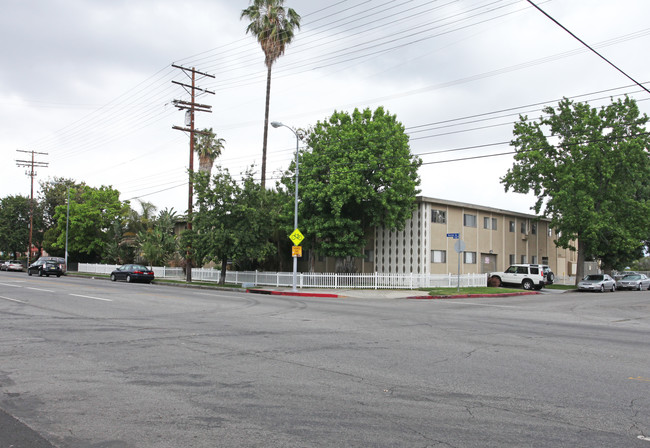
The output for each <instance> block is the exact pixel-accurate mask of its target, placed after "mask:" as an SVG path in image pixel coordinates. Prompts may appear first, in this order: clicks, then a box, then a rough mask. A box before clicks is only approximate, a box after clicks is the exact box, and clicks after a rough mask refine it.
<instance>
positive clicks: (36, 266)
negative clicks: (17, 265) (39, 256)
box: [27, 260, 63, 277]
mask: <svg viewBox="0 0 650 448" xmlns="http://www.w3.org/2000/svg"><path fill="white" fill-rule="evenodd" d="M32 274H38V275H39V277H42V276H44V275H45V276H47V277H49V276H50V275H56V276H57V277H61V275H62V274H63V269H62V268H61V265H60V264H59V263H56V262H54V261H49V260H37V261H35V262H34V263H32V264H30V265H29V267H28V268H27V275H32Z"/></svg>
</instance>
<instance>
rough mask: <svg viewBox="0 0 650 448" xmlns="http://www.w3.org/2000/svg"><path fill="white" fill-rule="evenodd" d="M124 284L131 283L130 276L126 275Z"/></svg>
mask: <svg viewBox="0 0 650 448" xmlns="http://www.w3.org/2000/svg"><path fill="white" fill-rule="evenodd" d="M126 282H127V283H131V276H130V275H127V276H126Z"/></svg>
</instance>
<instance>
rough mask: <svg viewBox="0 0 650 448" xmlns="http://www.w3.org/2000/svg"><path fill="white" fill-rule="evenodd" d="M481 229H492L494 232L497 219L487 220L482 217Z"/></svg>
mask: <svg viewBox="0 0 650 448" xmlns="http://www.w3.org/2000/svg"><path fill="white" fill-rule="evenodd" d="M483 228H484V229H488V230H489V229H492V230H496V229H497V219H496V218H488V217H484V218H483Z"/></svg>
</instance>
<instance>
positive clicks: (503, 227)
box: [300, 196, 578, 277]
mask: <svg viewBox="0 0 650 448" xmlns="http://www.w3.org/2000/svg"><path fill="white" fill-rule="evenodd" d="M549 224H550V221H549V220H548V219H546V218H542V217H539V216H536V215H532V214H526V213H518V212H513V211H508V210H502V209H497V208H491V207H484V206H481V205H475V204H466V203H462V202H455V201H448V200H444V199H436V198H429V197H424V196H418V197H417V205H416V209H415V210H414V212H413V216H412V217H411V219H409V220H408V221H407V222H406V226H405V227H404V229H403V230H400V231H394V230H389V229H384V228H376V229H374V232H373V233H372V234H371V237H370V238H369V241H368V244H367V246H366V248H365V250H364V252H365V257H362V258H359V259H357V260H356V266H357V270H358V272H386V273H391V272H394V273H423V274H426V273H429V274H449V273H456V272H457V271H458V262H459V257H460V272H461V274H466V273H486V272H492V271H498V270H504V269H506V268H507V267H508V266H509V265H511V264H513V263H539V264H547V265H549V266H550V267H551V269H552V270H553V272H555V274H556V275H558V276H561V277H564V276H568V275H575V266H576V262H577V259H578V257H577V252H575V251H571V250H568V249H562V248H558V247H556V246H555V243H554V241H555V237H556V234H555V232H554V230H553V229H551V227H550V225H549ZM453 234H458V238H457V239H456V238H453V236H448V235H453ZM460 242H462V244H463V246H464V247H463V248H462V251H461V252H460V253H458V252H457V251H456V248H455V245H456V243H459V244H461V243H460ZM576 247H577V244H576ZM306 261H307V260H305V259H303V260H302V261H301V263H300V264H301V266H300V267H301V269H304V270H309V267H308V265H307V263H306ZM313 270H314V271H316V272H333V271H334V270H335V261H334V260H333V259H331V258H328V257H319V256H318V255H316V256H315V257H314V260H313Z"/></svg>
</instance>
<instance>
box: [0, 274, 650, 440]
mask: <svg viewBox="0 0 650 448" xmlns="http://www.w3.org/2000/svg"><path fill="white" fill-rule="evenodd" d="M649 355H650V292H646V291H644V292H636V291H633V292H616V293H605V294H599V293H565V294H543V295H539V296H521V297H507V298H506V297H503V298H481V299H457V300H408V299H376V298H372V297H367V298H334V299H333V298H304V297H300V298H298V297H281V296H261V295H252V294H244V293H237V292H218V291H211V290H194V289H187V288H174V287H168V286H157V285H144V284H126V283H111V282H108V281H100V280H90V279H82V278H71V277H62V278H39V277H28V276H27V275H26V274H24V273H23V274H20V273H7V272H1V273H0V448H9V447H12V448H35V447H38V448H40V447H44V448H45V447H50V446H55V447H66V448H67V447H70V448H89V447H92V448H121V447H125V448H127V447H128V448H131V447H134V448H135V447H138V448H140V447H145V448H146V447H156V448H164V447H174V448H177V447H221V446H223V447H283V448H284V447H329V446H332V447H343V446H344V447H369V446H372V447H398V446H399V447H402V446H404V447H524V446H525V447H641V448H650V359H649V358H650V356H649Z"/></svg>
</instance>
